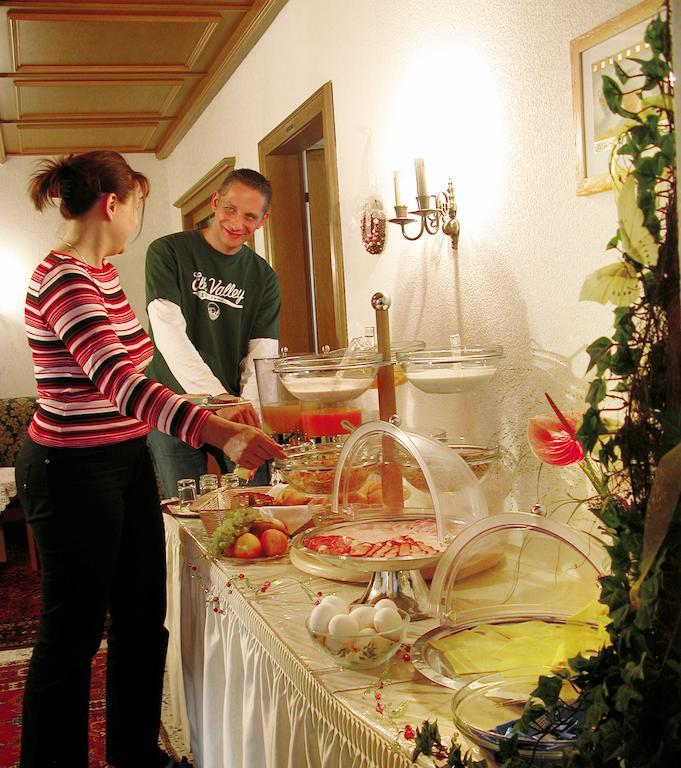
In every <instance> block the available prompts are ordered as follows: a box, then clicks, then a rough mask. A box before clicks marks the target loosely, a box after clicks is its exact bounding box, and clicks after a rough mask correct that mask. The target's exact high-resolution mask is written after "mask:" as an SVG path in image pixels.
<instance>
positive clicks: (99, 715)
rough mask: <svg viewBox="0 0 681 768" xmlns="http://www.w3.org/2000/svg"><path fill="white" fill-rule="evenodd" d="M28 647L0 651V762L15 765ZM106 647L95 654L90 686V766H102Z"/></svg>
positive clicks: (0, 763)
mask: <svg viewBox="0 0 681 768" xmlns="http://www.w3.org/2000/svg"><path fill="white" fill-rule="evenodd" d="M30 654H31V652H30V649H25V650H23V651H5V652H2V653H0V765H2V766H7V768H16V766H17V765H18V764H19V733H20V730H21V700H22V697H23V692H24V678H25V677H26V670H27V669H28V661H29V658H30ZM105 668H106V650H101V651H99V653H98V654H97V655H96V656H95V660H94V662H93V664H92V685H91V686H90V759H89V763H90V766H92V768H104V767H105V766H106V765H108V763H107V762H106V760H105V759H104V734H105V722H104V709H105V700H104V670H105Z"/></svg>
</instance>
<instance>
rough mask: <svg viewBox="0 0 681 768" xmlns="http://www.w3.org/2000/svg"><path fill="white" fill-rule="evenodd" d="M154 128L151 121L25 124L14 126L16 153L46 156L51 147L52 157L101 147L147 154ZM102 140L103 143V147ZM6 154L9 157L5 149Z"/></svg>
mask: <svg viewBox="0 0 681 768" xmlns="http://www.w3.org/2000/svg"><path fill="white" fill-rule="evenodd" d="M156 128H157V124H156V123H152V122H148V123H141V122H140V123H135V124H127V125H126V124H120V123H109V124H107V123H104V122H102V123H99V124H96V125H90V126H87V125H77V126H74V125H73V123H63V124H61V125H59V124H58V123H54V124H53V125H50V126H46V125H43V124H37V125H34V124H31V123H25V124H22V125H19V126H17V132H18V139H19V147H20V151H19V154H23V155H36V154H38V155H47V154H51V152H52V150H51V149H50V148H51V147H54V148H55V149H56V154H62V153H65V152H73V151H75V152H82V151H87V150H88V149H101V148H102V147H103V146H104V147H107V148H108V149H115V150H118V151H119V152H148V151H149V143H150V140H151V138H152V136H153V134H154V131H155V130H156ZM104 141H106V142H107V143H106V144H104V143H103V142H104ZM7 153H8V154H10V150H9V147H8V146H7Z"/></svg>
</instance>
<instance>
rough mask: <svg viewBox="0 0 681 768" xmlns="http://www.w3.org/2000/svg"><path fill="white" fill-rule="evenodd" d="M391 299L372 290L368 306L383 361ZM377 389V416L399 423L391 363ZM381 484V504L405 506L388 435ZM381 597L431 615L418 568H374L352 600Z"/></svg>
mask: <svg viewBox="0 0 681 768" xmlns="http://www.w3.org/2000/svg"><path fill="white" fill-rule="evenodd" d="M390 303H391V302H390V297H389V296H388V295H387V294H385V293H375V294H374V295H373V296H372V297H371V306H372V307H373V308H374V310H375V313H376V347H377V350H378V351H379V352H380V353H381V354H382V355H383V361H384V363H390V361H391V360H392V351H391V348H390V318H389V312H388V310H389V309H390ZM377 389H378V413H379V418H380V419H381V421H387V422H389V423H390V424H394V425H395V426H399V423H400V420H399V417H398V415H397V397H396V394H395V372H394V370H393V366H392V365H390V364H387V365H386V364H384V365H382V366H381V367H380V368H379V369H378V375H377ZM381 485H382V495H383V504H384V505H385V506H387V507H392V508H395V509H402V508H404V492H403V487H402V473H401V472H400V468H399V466H398V465H397V463H396V462H395V461H394V443H393V441H392V440H391V439H389V438H383V461H382V465H381ZM384 597H387V598H390V599H391V600H392V601H393V602H394V603H395V604H396V605H397V607H398V608H402V609H403V610H404V611H406V612H407V613H408V614H409V615H410V616H411V618H412V620H413V621H418V620H419V619H426V618H430V612H429V610H430V598H429V590H428V585H427V584H426V582H425V579H424V578H423V576H422V575H421V571H414V570H411V571H400V570H384V571H375V572H374V573H373V575H372V578H371V580H370V581H369V584H368V586H367V588H366V590H365V592H364V594H363V595H362V596H361V597H360V598H359V599H358V600H355V603H357V604H359V603H368V604H374V603H376V602H378V601H379V600H381V599H382V598H384Z"/></svg>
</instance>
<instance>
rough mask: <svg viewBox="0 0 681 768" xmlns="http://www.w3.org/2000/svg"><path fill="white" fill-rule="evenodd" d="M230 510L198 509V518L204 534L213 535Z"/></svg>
mask: <svg viewBox="0 0 681 768" xmlns="http://www.w3.org/2000/svg"><path fill="white" fill-rule="evenodd" d="M230 512H231V510H229V509H200V510H199V517H200V518H201V522H202V523H203V527H204V528H205V529H206V533H207V534H208V535H209V536H212V535H213V534H214V533H215V529H216V528H217V527H218V526H220V525H222V524H223V523H224V522H225V520H226V519H227V516H228V515H229V513H230Z"/></svg>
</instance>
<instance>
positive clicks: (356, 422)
mask: <svg viewBox="0 0 681 768" xmlns="http://www.w3.org/2000/svg"><path fill="white" fill-rule="evenodd" d="M344 421H345V422H348V423H349V424H351V425H352V426H353V427H359V426H360V425H361V423H362V411H361V410H360V409H359V408H349V407H348V406H347V405H344V404H343V403H329V404H324V405H322V404H321V403H315V404H314V405H307V404H306V405H305V407H304V408H303V410H302V422H303V434H304V435H305V436H306V437H334V436H335V435H347V434H348V432H349V430H348V429H346V427H344V426H343V424H342V422H344Z"/></svg>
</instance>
